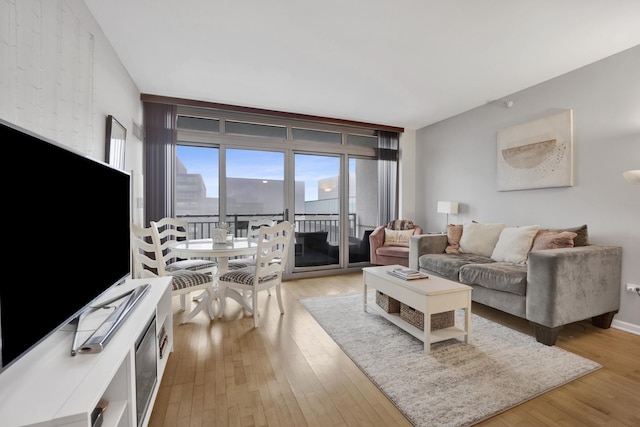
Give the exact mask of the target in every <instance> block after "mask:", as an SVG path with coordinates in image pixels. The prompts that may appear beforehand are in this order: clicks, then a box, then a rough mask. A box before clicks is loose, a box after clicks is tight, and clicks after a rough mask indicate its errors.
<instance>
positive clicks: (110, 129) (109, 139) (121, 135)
mask: <svg viewBox="0 0 640 427" xmlns="http://www.w3.org/2000/svg"><path fill="white" fill-rule="evenodd" d="M126 142H127V129H125V127H124V126H122V125H121V124H120V122H119V121H117V120H116V118H115V117H113V116H111V115H109V116H107V136H106V140H105V151H106V154H105V161H106V162H107V163H108V164H110V165H111V166H113V167H116V168H118V169H121V170H124V153H125V148H126Z"/></svg>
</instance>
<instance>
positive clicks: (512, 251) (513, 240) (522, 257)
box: [491, 225, 540, 264]
mask: <svg viewBox="0 0 640 427" xmlns="http://www.w3.org/2000/svg"><path fill="white" fill-rule="evenodd" d="M539 229H540V226H539V225H525V226H522V227H505V228H504V229H503V230H502V232H500V236H499V238H498V243H496V247H495V248H494V249H493V253H492V254H491V259H492V260H494V261H502V262H511V263H514V264H526V263H527V255H528V254H529V251H530V250H531V245H532V244H533V239H534V238H535V237H536V234H537V233H538V230H539Z"/></svg>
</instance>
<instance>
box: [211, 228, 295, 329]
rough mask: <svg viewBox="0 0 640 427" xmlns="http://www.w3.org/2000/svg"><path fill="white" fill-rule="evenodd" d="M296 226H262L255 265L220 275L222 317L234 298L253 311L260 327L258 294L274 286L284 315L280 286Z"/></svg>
mask: <svg viewBox="0 0 640 427" xmlns="http://www.w3.org/2000/svg"><path fill="white" fill-rule="evenodd" d="M293 228H294V227H293V224H291V223H290V222H288V221H283V222H281V223H279V224H276V225H273V226H265V225H263V226H262V227H260V229H259V238H258V241H257V244H258V248H257V252H256V259H255V265H253V266H249V267H244V268H241V269H238V270H229V271H227V272H226V273H224V274H222V275H220V276H219V277H218V292H219V296H220V309H219V311H218V317H222V315H223V314H224V310H225V307H226V298H232V299H234V300H235V301H237V302H238V303H239V304H241V305H242V307H243V308H245V309H246V310H247V311H250V312H252V313H253V326H254V327H256V328H257V327H258V317H259V315H260V313H259V312H258V294H259V293H260V291H263V290H270V289H271V288H275V290H276V296H277V298H278V306H279V308H280V313H281V314H284V306H283V305H282V295H281V291H280V286H281V284H282V273H283V272H284V271H285V267H286V264H287V257H288V255H289V247H290V245H291V241H292V239H293Z"/></svg>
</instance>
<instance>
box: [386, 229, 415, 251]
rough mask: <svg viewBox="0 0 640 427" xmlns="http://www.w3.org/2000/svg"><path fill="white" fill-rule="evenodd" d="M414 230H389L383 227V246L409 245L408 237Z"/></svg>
mask: <svg viewBox="0 0 640 427" xmlns="http://www.w3.org/2000/svg"><path fill="white" fill-rule="evenodd" d="M413 233H414V230H389V229H388V228H385V229H384V246H405V247H407V248H408V247H409V239H410V238H411V236H413Z"/></svg>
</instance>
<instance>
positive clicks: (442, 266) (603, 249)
mask: <svg viewBox="0 0 640 427" xmlns="http://www.w3.org/2000/svg"><path fill="white" fill-rule="evenodd" d="M584 227H585V231H586V226H584ZM447 246H448V240H447V235H446V234H422V235H417V236H413V237H411V239H410V242H409V267H410V268H413V269H419V270H420V271H424V272H426V273H427V274H431V275H436V276H439V277H445V278H447V279H450V280H453V281H456V282H460V283H464V284H466V285H470V286H472V287H473V291H472V292H471V295H472V300H473V301H475V302H478V303H481V304H484V305H487V306H490V307H493V308H496V309H498V310H501V311H504V312H507V313H509V314H512V315H515V316H518V317H521V318H524V319H527V320H528V321H529V322H530V323H531V324H532V325H533V327H534V328H535V335H536V339H537V340H538V341H539V342H541V343H543V344H546V345H554V344H555V342H556V338H557V336H558V331H559V330H560V329H561V328H562V326H563V325H566V324H569V323H573V322H577V321H581V320H584V319H588V318H591V319H592V323H593V325H595V326H598V327H601V328H604V329H607V328H609V327H610V326H611V321H612V320H613V316H614V315H615V314H616V313H617V312H618V309H619V306H620V283H621V269H622V248H621V247H618V246H606V245H591V244H588V243H587V242H586V240H585V242H584V246H577V247H570V248H560V249H547V250H538V251H532V252H529V253H528V257H527V260H526V263H525V264H514V263H509V262H497V261H495V260H493V259H492V258H491V257H487V256H483V255H477V254H471V253H457V254H456V253H446V252H445V249H446V248H447Z"/></svg>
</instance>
